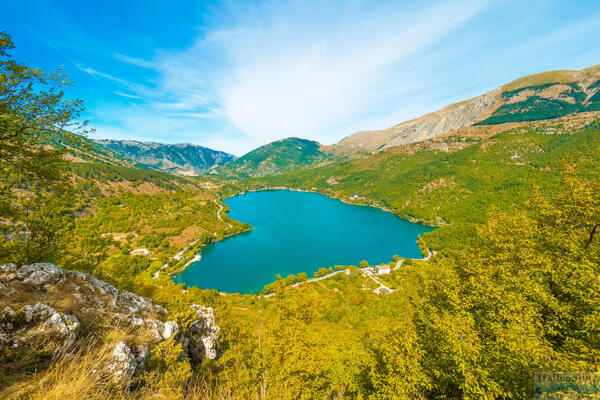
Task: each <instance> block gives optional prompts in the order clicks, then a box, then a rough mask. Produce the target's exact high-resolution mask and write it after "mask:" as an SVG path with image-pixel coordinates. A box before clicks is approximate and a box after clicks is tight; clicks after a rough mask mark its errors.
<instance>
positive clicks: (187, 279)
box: [174, 186, 435, 293]
mask: <svg viewBox="0 0 600 400" xmlns="http://www.w3.org/2000/svg"><path fill="white" fill-rule="evenodd" d="M250 192H254V193H260V192H273V193H275V192H282V194H281V196H283V195H284V194H283V192H288V193H292V192H299V193H314V194H317V195H320V196H322V199H323V200H317V199H318V197H314V198H313V199H314V200H311V201H310V202H316V203H315V205H313V206H308V208H305V209H304V214H303V215H314V217H312V218H313V219H318V220H319V221H321V217H320V216H319V212H318V211H317V210H318V209H315V208H311V207H315V206H316V204H318V203H319V202H321V201H325V199H329V201H332V200H335V201H339V203H338V204H340V206H339V207H342V204H344V205H346V204H347V205H349V206H352V205H360V206H366V207H370V208H371V210H373V211H372V212H375V211H376V210H377V211H379V212H380V213H381V212H383V213H384V214H387V215H388V217H387V219H388V221H390V218H392V216H393V217H395V218H392V220H393V219H396V220H397V221H398V223H400V221H403V222H405V223H409V224H414V225H419V226H421V227H422V228H417V230H419V229H425V230H424V231H422V232H428V231H430V228H433V227H435V226H432V225H428V224H424V223H422V222H421V221H415V220H411V219H409V218H403V217H401V216H399V215H397V214H396V213H394V212H393V211H392V210H389V209H387V208H386V207H384V206H382V205H381V204H369V203H367V204H365V202H361V203H354V202H353V201H351V200H346V199H344V198H343V197H340V196H337V197H334V196H331V195H327V194H324V193H321V192H319V191H316V190H306V189H296V188H290V187H285V186H270V187H264V188H252V189H249V190H237V191H235V192H234V191H231V192H229V193H228V194H227V195H224V196H222V197H220V198H219V199H218V201H219V202H225V201H227V200H228V199H231V198H235V197H237V196H241V195H243V194H249V193H250ZM287 196H290V195H287ZM268 198H272V197H271V195H269V197H268ZM307 198H312V197H307ZM252 199H253V200H251V202H255V201H256V200H254V197H252ZM261 199H262V197H261ZM361 200H362V199H361ZM238 201H241V202H247V201H248V200H242V199H241V198H240V199H239V200H236V202H235V203H231V204H229V203H228V204H226V205H225V206H226V207H227V208H228V210H227V216H228V218H232V217H231V216H230V214H229V213H231V212H232V209H231V207H233V206H235V205H236V204H237V202H238ZM215 202H216V201H215ZM309 204H310V203H309ZM333 204H335V203H333ZM337 207H338V206H335V208H336V209H337ZM234 208H235V207H234ZM361 208H364V207H361ZM294 210H295V208H294ZM219 211H221V212H222V211H225V210H224V209H223V208H221V207H219ZM263 211H265V210H263ZM263 211H261V212H260V213H261V214H258V215H262V213H263ZM286 212H287V211H286ZM370 212H371V211H369V213H370ZM369 213H368V214H366V215H371V214H369ZM267 214H268V212H267ZM359 214H361V213H359ZM234 215H236V217H235V220H237V221H248V222H244V223H245V224H252V225H254V226H255V227H260V225H258V226H257V225H256V224H255V223H254V222H257V223H258V221H255V220H253V219H245V218H244V216H243V215H238V214H234ZM287 215H288V214H285V215H283V218H284V219H287ZM289 215H291V216H293V215H294V212H292V213H291V214H289ZM327 215H328V216H330V215H331V214H327ZM334 215H335V214H334ZM362 215H365V214H364V212H362ZM376 215H377V214H376ZM379 215H381V214H379ZM279 218H280V219H281V218H282V215H280V216H279ZM302 218H303V219H304V218H305V217H302ZM370 218H371V217H367V219H368V221H371V219H370ZM326 220H329V221H330V222H329V223H328V224H329V225H330V226H331V225H340V224H338V223H336V222H331V221H332V220H331V219H330V218H327V219H326ZM351 220H352V219H350V220H347V219H346V220H345V221H351ZM378 220H379V219H377V218H376V219H375V220H374V221H378ZM340 221H343V220H340ZM368 221H367V220H364V221H363V224H362V225H360V226H361V227H365V226H368V225H369V222H368ZM314 223H315V224H317V225H318V223H317V222H316V221H315V222H314ZM355 224H356V223H355ZM392 224H394V223H392ZM340 226H341V227H342V228H341V229H344V225H343V224H341V225H340ZM388 226H389V225H388ZM392 226H395V225H392ZM400 226H402V225H400ZM427 228H429V229H427ZM251 229H252V228H249V229H248V230H251ZM338 229H339V228H338ZM359 229H363V228H359ZM402 229H405V228H402ZM244 232H247V230H245V231H244ZM344 232H346V231H344ZM238 233H242V232H236V233H235V234H233V235H227V236H226V237H223V238H219V240H218V241H215V242H214V244H217V243H219V242H221V241H222V240H221V239H225V238H227V237H233V236H237V234H238ZM373 233H375V232H373ZM380 233H381V232H380V231H379V230H377V233H375V236H370V237H371V239H370V240H371V241H372V240H374V239H373V238H374V237H378V235H380ZM348 235H349V236H348ZM344 236H346V237H347V238H348V237H349V238H352V237H357V235H356V232H353V233H347V234H346V235H344ZM394 236H395V235H394ZM346 240H348V239H346ZM350 240H353V239H350ZM405 240H407V241H405V243H407V244H406V246H408V247H410V246H411V245H410V244H408V243H409V242H410V243H412V242H413V241H415V242H416V240H417V237H416V236H415V237H414V239H413V238H408V237H407V238H406V239H405ZM321 243H327V240H324V241H322V242H321ZM336 243H337V242H336ZM377 243H378V244H377V245H375V246H371V245H370V244H366V245H365V246H366V247H365V248H364V249H363V250H365V251H364V252H363V251H362V250H361V251H359V252H357V254H358V255H357V254H355V256H356V257H357V258H356V260H355V261H354V262H358V260H359V259H360V257H362V254H364V255H365V259H368V260H369V262H374V263H381V262H383V261H381V260H379V258H380V255H382V254H387V253H388V252H389V251H392V252H393V251H394V247H395V246H398V247H397V249H398V251H406V248H405V245H404V244H400V245H395V246H394V247H392V248H391V250H389V249H390V247H389V246H388V248H387V249H386V248H385V245H384V243H387V239H385V240H383V241H377ZM400 243H402V242H400ZM308 246H309V247H311V248H312V245H308ZM379 246H382V247H381V248H380V247H379ZM369 249H371V250H369ZM377 249H379V250H377ZM403 249H404V250H403ZM205 251H206V249H202V250H200V251H199V253H200V252H202V253H203V254H202V256H203V257H202V260H204V259H205V258H204V255H205V254H206V253H205ZM240 251H241V250H240ZM320 251H325V250H323V249H321V250H320ZM327 253H328V256H326V257H325V258H323V260H322V261H323V264H322V265H335V264H336V263H340V264H347V265H351V264H352V263H353V261H352V259H350V260H348V259H347V258H345V257H342V258H341V259H339V261H338V257H336V253H335V252H331V251H328V252H327ZM359 253H360V254H359ZM411 253H412V254H413V255H409V254H411ZM411 253H409V254H406V256H408V257H414V258H415V259H416V258H419V257H423V256H424V253H423V252H422V251H418V252H416V253H415V252H414V250H411ZM238 254H242V253H239V252H238ZM251 254H254V253H252V252H251ZM390 254H393V253H390ZM259 257H260V256H259ZM317 257H318V256H317ZM297 259H298V258H297ZM224 260H227V261H225V262H224V263H222V262H221V260H220V261H218V263H222V265H230V262H232V263H233V264H231V265H235V264H236V262H233V261H231V260H228V259H227V258H225V259H224ZM208 262H209V264H206V267H207V268H209V267H210V268H213V267H214V266H212V264H211V261H208ZM318 263H319V261H318V260H317V262H315V258H314V257H313V258H312V261H309V262H308V264H307V265H304V266H303V267H302V268H303V269H298V271H305V272H306V271H308V273H311V272H312V271H313V269H312V267H313V266H314V265H313V264H318ZM192 264H193V263H192ZM186 266H191V264H187V265H186ZM317 266H318V265H317ZM201 269H202V268H201ZM185 270H187V268H186V269H185ZM185 270H184V269H183V268H182V269H179V270H177V275H178V276H177V277H175V278H174V279H175V280H176V282H178V283H184V284H186V285H189V286H192V287H193V286H198V287H205V288H209V287H214V288H218V290H219V291H222V292H227V293H245V291H244V290H245V289H243V288H242V287H243V286H244V285H246V284H245V283H239V284H233V287H231V284H229V283H226V282H221V283H210V282H213V280H214V279H216V280H217V281H219V280H223V279H224V278H208V280H206V281H202V280H201V279H203V278H200V277H201V276H202V274H201V275H197V274H196V273H195V272H189V271H188V273H185ZM276 273H278V272H277V271H276ZM281 273H282V274H284V273H285V274H289V273H294V274H295V273H298V272H297V271H293V272H289V271H286V270H285V269H284V270H283V271H282V272H281ZM182 274H183V276H182ZM203 274H204V273H203ZM242 274H245V273H242ZM194 276H195V278H193V277H194ZM239 276H245V275H239ZM196 280H198V282H196ZM271 281H272V278H271V279H270V280H265V282H266V283H265V285H266V284H268V283H269V282H271ZM202 282H204V283H202ZM249 282H252V281H249ZM198 283H200V285H198ZM252 284H253V283H252ZM252 284H249V285H252ZM213 285H214V286H213ZM219 285H221V286H219ZM236 285H238V286H239V288H238V287H237V286H236ZM261 287H262V285H261ZM258 290H260V289H258ZM255 291H256V290H255V289H252V290H250V291H249V292H248V293H253V292H255Z"/></svg>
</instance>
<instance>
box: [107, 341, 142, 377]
mask: <svg viewBox="0 0 600 400" xmlns="http://www.w3.org/2000/svg"><path fill="white" fill-rule="evenodd" d="M137 365H138V362H137V360H136V358H135V356H134V355H133V352H132V351H131V349H130V348H129V346H127V344H125V342H119V343H118V344H117V346H116V347H115V349H114V351H113V353H112V358H111V360H110V362H109V365H108V371H109V372H110V374H111V376H112V379H113V380H118V381H121V380H128V379H130V378H131V377H132V376H133V375H134V373H135V371H136V368H137Z"/></svg>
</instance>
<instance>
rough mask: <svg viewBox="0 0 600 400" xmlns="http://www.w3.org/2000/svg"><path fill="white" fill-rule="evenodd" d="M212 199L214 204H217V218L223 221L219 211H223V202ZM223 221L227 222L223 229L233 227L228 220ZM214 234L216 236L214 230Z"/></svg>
mask: <svg viewBox="0 0 600 400" xmlns="http://www.w3.org/2000/svg"><path fill="white" fill-rule="evenodd" d="M213 201H214V202H215V204H216V205H218V206H219V211H217V218H218V219H219V221H221V222H225V221H223V218H222V217H221V211H223V204H221V203H219V202H217V199H213ZM225 223H226V224H227V228H225V230H227V229H231V228H232V227H233V225H231V224H230V223H229V222H225ZM215 236H217V233H216V232H215Z"/></svg>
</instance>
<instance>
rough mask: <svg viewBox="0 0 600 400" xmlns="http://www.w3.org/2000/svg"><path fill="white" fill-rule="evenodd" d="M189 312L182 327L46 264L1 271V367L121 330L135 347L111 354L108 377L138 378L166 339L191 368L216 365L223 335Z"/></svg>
mask: <svg viewBox="0 0 600 400" xmlns="http://www.w3.org/2000/svg"><path fill="white" fill-rule="evenodd" d="M191 308H192V310H193V312H194V313H195V320H194V321H192V322H191V323H190V324H189V325H188V326H184V327H182V326H179V324H178V323H177V322H176V321H173V320H169V313H168V311H167V310H166V309H164V308H163V307H161V306H159V305H156V304H153V303H152V302H151V301H150V300H149V299H147V298H144V297H142V296H138V295H136V294H134V293H130V292H121V293H120V292H119V291H118V290H117V289H116V288H115V287H113V286H112V285H110V284H108V283H106V282H103V281H101V280H98V279H96V278H94V277H92V276H91V275H88V274H85V273H81V272H76V271H67V270H63V269H62V268H60V267H58V266H56V265H53V264H45V263H37V264H31V265H23V266H17V265H14V264H4V265H0V348H1V349H2V351H1V353H0V354H1V355H0V358H2V360H1V361H2V364H4V365H11V363H14V360H15V359H16V358H18V357H22V355H23V354H29V355H36V356H40V355H41V356H42V357H44V356H45V357H48V358H52V356H53V355H56V354H58V353H59V352H62V353H64V352H68V351H69V349H70V348H72V347H73V346H74V345H76V344H77V342H78V341H80V340H83V339H85V337H86V335H88V334H89V332H90V331H93V330H94V329H102V327H107V326H119V327H121V328H122V329H124V330H126V331H128V332H131V336H132V337H136V338H137V339H136V340H135V343H133V341H132V342H131V343H129V342H125V341H122V342H119V343H118V344H117V345H116V347H115V348H114V351H113V356H112V359H111V360H110V361H109V362H110V368H109V370H110V371H111V372H112V374H113V375H114V376H115V377H122V378H131V377H132V376H134V375H135V374H137V373H138V372H139V371H140V370H142V369H143V368H144V365H145V364H144V363H145V362H146V360H147V358H148V356H149V354H150V351H151V350H152V348H154V347H155V346H157V345H158V344H159V343H161V342H163V341H165V340H169V339H174V340H175V342H177V343H180V344H181V346H182V354H181V356H180V358H181V359H184V358H187V359H189V361H190V362H191V363H192V364H199V363H201V362H202V360H204V359H205V358H208V359H216V358H217V357H218V356H219V354H220V350H219V344H218V336H219V327H218V326H216V325H215V318H214V314H213V310H212V309H211V308H209V307H204V306H201V305H192V306H191Z"/></svg>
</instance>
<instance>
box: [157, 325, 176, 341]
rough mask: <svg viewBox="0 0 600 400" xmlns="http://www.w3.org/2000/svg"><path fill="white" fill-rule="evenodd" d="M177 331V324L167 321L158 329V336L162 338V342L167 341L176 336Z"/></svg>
mask: <svg viewBox="0 0 600 400" xmlns="http://www.w3.org/2000/svg"><path fill="white" fill-rule="evenodd" d="M178 330H179V326H178V325H177V322H175V321H167V322H165V323H164V324H163V326H162V328H161V329H160V336H161V337H162V338H163V340H169V339H170V338H172V337H173V336H175V334H177V331H178Z"/></svg>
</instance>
